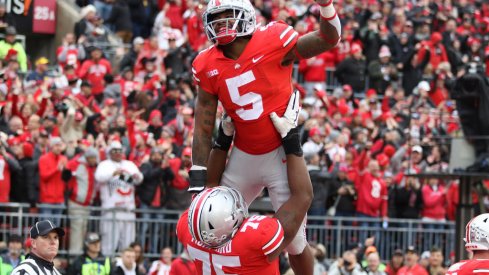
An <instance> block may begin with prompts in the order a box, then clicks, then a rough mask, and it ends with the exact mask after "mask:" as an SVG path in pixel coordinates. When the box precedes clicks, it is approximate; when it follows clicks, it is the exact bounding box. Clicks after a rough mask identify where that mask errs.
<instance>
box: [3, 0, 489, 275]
mask: <svg viewBox="0 0 489 275" xmlns="http://www.w3.org/2000/svg"><path fill="white" fill-rule="evenodd" d="M76 2H77V4H78V5H80V7H81V12H80V14H81V18H80V20H79V22H77V23H76V24H75V26H74V29H73V30H74V31H73V33H68V34H66V35H65V38H64V40H63V43H62V45H60V46H59V47H58V48H57V49H53V52H55V54H54V55H55V56H56V60H48V59H47V58H46V57H40V58H38V59H36V60H30V59H29V57H28V56H27V55H26V49H24V48H23V47H22V45H21V44H20V43H19V42H16V41H15V37H16V34H17V32H16V29H15V23H12V21H11V20H10V19H8V14H6V13H5V11H4V10H3V11H2V8H3V9H5V6H4V5H2V4H0V21H2V25H1V26H0V27H1V28H2V29H3V30H4V33H5V39H4V40H2V41H1V42H0V58H1V60H2V62H1V68H2V69H1V71H0V139H1V142H2V143H1V146H0V167H1V171H0V172H1V174H0V202H1V203H8V202H25V203H29V204H30V205H31V211H33V212H37V211H38V212H39V213H41V214H43V215H56V214H60V213H62V212H63V211H65V208H64V207H59V206H64V205H67V206H68V208H67V209H68V210H67V213H66V214H69V215H74V216H83V217H88V215H89V214H90V211H89V210H87V206H94V205H97V206H101V207H103V208H107V209H108V208H113V207H119V208H120V210H118V213H117V215H118V218H121V219H123V220H124V219H127V220H130V219H131V218H134V217H135V216H134V213H133V212H131V210H132V209H134V208H136V207H137V208H140V209H152V210H158V209H162V208H165V209H172V210H183V209H185V208H186V207H188V205H189V203H190V200H191V197H190V194H189V193H187V191H186V189H187V187H188V184H189V183H188V177H189V176H188V169H189V168H190V166H191V164H192V163H191V149H190V146H191V142H192V132H193V112H194V109H193V108H194V103H195V96H196V87H195V84H194V81H193V80H192V69H191V63H192V60H193V58H194V57H195V56H196V55H197V53H198V52H199V51H200V50H203V49H205V48H206V47H208V46H210V42H208V40H207V38H206V36H205V34H204V32H203V25H202V21H201V14H202V12H203V10H205V3H204V2H198V1H181V0H169V1H155V0H147V1H136V0H103V1H102V0H94V1H91V0H77V1H76ZM253 2H254V5H255V7H256V10H257V21H258V22H260V23H262V25H266V24H267V22H270V21H273V20H283V21H286V22H288V23H289V24H290V25H292V26H294V28H295V29H296V30H297V31H298V32H299V33H305V32H307V31H310V30H313V29H315V28H317V27H318V25H317V22H318V16H319V10H318V8H317V6H316V5H315V4H314V2H313V1H308V0H304V1H285V0H274V1H259V0H255V1H253ZM335 6H336V10H337V12H338V14H339V16H340V19H341V23H342V26H343V33H342V40H341V42H340V43H339V45H338V46H337V47H336V48H335V49H334V50H331V51H328V52H326V53H323V54H321V55H320V56H318V57H314V58H311V59H307V60H301V61H300V62H298V64H297V66H296V67H297V75H298V76H300V77H298V78H297V79H296V81H297V82H296V83H295V88H296V89H298V90H299V91H300V92H301V94H302V97H303V100H302V107H303V109H302V111H301V113H300V122H299V123H300V125H301V126H300V127H301V131H302V136H303V150H304V156H305V159H306V161H307V164H308V168H309V171H310V175H311V179H312V183H313V188H314V194H315V197H314V201H313V204H312V206H311V209H310V211H309V214H310V215H312V216H314V215H318V216H325V215H326V214H327V213H328V212H329V211H328V210H334V211H332V212H329V213H330V214H331V213H334V215H336V216H340V217H345V216H346V217H354V216H359V217H374V218H382V219H383V220H384V222H385V223H386V224H387V223H388V221H389V218H405V219H422V220H423V221H427V222H431V223H427V224H426V228H434V229H437V228H444V222H445V221H446V220H453V219H454V217H455V209H456V206H457V204H458V184H459V183H458V181H443V180H440V179H437V178H435V177H433V178H427V179H424V178H418V177H415V176H413V175H414V174H418V173H429V172H442V173H443V172H447V171H448V160H449V156H450V144H449V143H447V137H448V136H456V135H457V134H458V132H460V131H461V125H460V122H459V120H458V116H457V110H456V102H455V101H454V100H451V98H450V91H451V88H452V87H453V81H454V79H456V78H457V77H460V76H462V75H464V74H465V73H466V72H467V68H466V64H468V63H471V62H473V63H477V64H478V65H479V66H481V67H485V70H484V72H483V73H484V74H486V75H488V76H489V45H488V42H489V36H488V34H489V3H488V2H486V1H476V0H474V1H472V0H468V1H458V2H457V3H454V2H452V1H450V0H447V1H439V0H424V1H407V0H395V1H378V0H363V1H358V0H349V1H335ZM111 33H114V34H115V35H116V36H117V37H119V38H120V39H121V40H122V41H123V42H125V43H128V45H130V47H129V49H127V51H126V52H124V54H123V55H121V56H113V54H112V53H111V52H110V51H109V50H108V48H110V47H109V46H107V45H108V44H109V43H110V40H109V34H111ZM30 61H32V64H31V62H30ZM209 62H212V60H209ZM218 112H219V113H222V112H223V110H222V108H220V109H219V110H218ZM218 117H220V115H218ZM217 123H218V121H216V125H218V124H217ZM485 199H486V198H477V195H474V201H475V203H477V202H478V200H484V202H485V201H486V200H485ZM481 210H482V211H484V212H485V209H479V211H481ZM156 212H157V211H156ZM156 212H151V213H156ZM102 215H104V213H102ZM144 218H163V217H162V216H161V215H159V214H147V216H145V217H144ZM56 222H57V223H58V224H59V220H57V221H56ZM113 226H114V225H113V224H109V225H106V226H104V225H103V224H102V225H101V228H100V233H101V240H102V251H103V252H104V253H106V254H110V253H112V252H113V251H114V250H115V249H117V248H118V249H119V250H120V251H122V250H123V249H124V248H126V247H129V245H130V244H131V243H132V242H133V241H134V240H135V238H136V228H135V225H134V223H132V224H131V223H124V222H120V223H118V224H117V225H115V227H116V228H117V230H116V231H112V229H113ZM358 226H362V227H372V226H377V224H376V223H374V222H362V223H358ZM86 227H87V225H86V221H84V220H83V219H73V220H72V221H71V233H70V250H72V251H73V252H79V251H81V250H82V248H83V247H84V242H83V240H84V236H85V235H86ZM138 230H139V231H140V232H138V234H137V235H138V236H139V238H141V239H142V240H146V233H147V230H148V225H146V226H143V227H142V228H139V229H138ZM113 233H115V234H117V235H116V236H117V237H116V238H115V239H120V240H121V241H120V243H119V244H118V246H117V247H112V245H113V244H112V242H108V241H107V243H104V240H109V238H108V237H107V236H109V235H110V234H113ZM106 237H107V238H106ZM367 237H368V236H366V235H365V236H362V240H363V239H368V238H367ZM439 241H440V240H438V242H439ZM157 242H158V240H157V239H156V238H153V239H152V240H149V241H148V245H147V246H145V248H144V249H145V251H147V252H148V251H150V249H151V250H152V252H153V253H158V252H159V251H158V248H157ZM435 242H436V240H435ZM435 244H436V245H441V243H435ZM371 245H373V244H371ZM365 248H366V247H364V249H365ZM430 249H432V247H424V248H423V250H430ZM316 251H317V253H318V254H321V251H322V248H321V245H318V247H316ZM126 252H128V253H131V252H130V249H129V250H124V253H126ZM403 252H404V251H398V250H396V253H395V254H394V256H393V260H392V263H391V264H390V265H389V266H390V267H391V269H392V268H394V269H395V267H393V265H398V264H399V260H396V258H395V256H399V255H400V254H403V255H404V253H403ZM418 252H419V251H416V249H414V248H412V249H408V250H406V254H405V255H406V258H407V259H410V257H409V256H408V255H410V254H413V255H414V256H413V257H414V258H416V259H411V262H413V263H415V262H417V253H418ZM372 253H373V254H372ZM372 253H365V254H369V255H366V258H365V259H363V258H362V257H363V256H362V257H359V258H360V259H359V260H356V258H357V257H356V254H357V253H356V252H355V251H354V252H353V253H352V252H351V251H350V250H349V252H348V251H347V252H345V254H344V255H343V257H342V259H343V260H342V261H340V262H337V263H336V268H342V266H343V267H345V266H348V265H347V264H345V263H347V262H348V263H352V266H356V264H355V263H356V262H359V263H361V262H362V261H363V260H365V261H366V263H367V264H368V265H369V266H370V265H371V264H372V265H374V263H375V262H376V260H377V262H378V259H376V258H378V254H375V253H376V252H372ZM323 254H324V253H323ZM362 255H363V254H362ZM372 255H373V256H372ZM431 255H432V256H430V257H428V259H429V260H427V261H428V262H429V264H430V265H431V264H432V262H437V261H439V259H437V260H432V257H435V256H433V255H437V249H436V248H433V249H432V251H431ZM323 256H324V255H323ZM319 258H321V257H319ZM350 258H351V259H350ZM421 258H422V259H425V258H423V257H421ZM354 259H355V260H354ZM425 260H426V259H425ZM401 262H402V261H401ZM407 262H410V261H409V260H408V261H407ZM413 265H414V264H413ZM434 265H436V264H434ZM334 268H335V264H333V265H332V269H334ZM372 269H373V268H372ZM328 274H342V273H341V272H339V273H334V271H331V270H330V273H328ZM353 274H356V273H353ZM358 274H361V273H358ZM369 274H382V273H375V272H374V271H372V272H371V273H369ZM388 274H396V273H388ZM431 274H438V273H431Z"/></svg>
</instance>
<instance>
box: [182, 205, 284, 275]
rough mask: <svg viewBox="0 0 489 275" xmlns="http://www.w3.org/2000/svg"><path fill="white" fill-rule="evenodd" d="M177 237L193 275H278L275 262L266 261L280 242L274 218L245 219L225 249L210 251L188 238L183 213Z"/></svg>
mask: <svg viewBox="0 0 489 275" xmlns="http://www.w3.org/2000/svg"><path fill="white" fill-rule="evenodd" d="M177 236H178V240H179V241H180V242H181V243H182V244H183V245H184V246H185V248H187V251H188V253H189V255H190V257H192V259H193V260H194V262H195V266H196V268H197V274H203V275H215V274H241V275H246V274H253V275H278V274H280V271H279V266H278V258H277V259H275V260H273V261H272V262H268V259H267V255H269V254H270V253H272V252H274V251H275V250H276V249H277V248H278V247H279V246H280V244H282V242H283V240H284V231H283V229H282V226H281V225H280V223H279V221H278V220H277V219H275V218H270V217H266V216H252V217H249V218H247V219H246V220H244V221H243V224H242V225H241V227H240V229H239V230H238V232H237V233H236V235H235V236H234V238H233V239H231V240H230V241H229V242H228V243H226V245H225V246H223V247H220V248H216V249H211V248H207V247H205V246H204V245H203V244H202V243H200V242H197V241H196V240H194V239H193V238H192V235H191V233H190V230H189V225H188V210H187V211H185V212H184V213H183V214H182V216H181V217H180V219H179V220H178V224H177Z"/></svg>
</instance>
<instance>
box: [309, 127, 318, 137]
mask: <svg viewBox="0 0 489 275" xmlns="http://www.w3.org/2000/svg"><path fill="white" fill-rule="evenodd" d="M319 134H321V133H320V131H319V128H317V127H314V128H311V130H309V137H313V136H315V135H319Z"/></svg>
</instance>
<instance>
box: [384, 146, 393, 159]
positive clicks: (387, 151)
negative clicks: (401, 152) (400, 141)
mask: <svg viewBox="0 0 489 275" xmlns="http://www.w3.org/2000/svg"><path fill="white" fill-rule="evenodd" d="M383 152H384V154H385V155H386V156H388V157H389V158H392V156H393V155H394V154H395V153H396V147H394V146H392V145H390V144H387V145H386V146H385V147H384V150H383Z"/></svg>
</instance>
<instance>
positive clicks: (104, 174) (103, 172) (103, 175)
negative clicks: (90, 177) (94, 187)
mask: <svg viewBox="0 0 489 275" xmlns="http://www.w3.org/2000/svg"><path fill="white" fill-rule="evenodd" d="M107 164H108V163H107V162H101V163H100V164H99V165H98V167H97V170H95V180H96V181H98V182H99V183H105V182H107V181H109V179H110V178H111V177H112V174H113V173H114V170H113V169H109V168H110V167H108V165H107Z"/></svg>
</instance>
